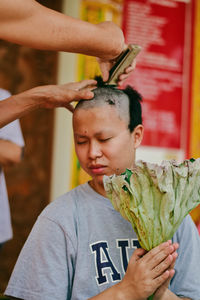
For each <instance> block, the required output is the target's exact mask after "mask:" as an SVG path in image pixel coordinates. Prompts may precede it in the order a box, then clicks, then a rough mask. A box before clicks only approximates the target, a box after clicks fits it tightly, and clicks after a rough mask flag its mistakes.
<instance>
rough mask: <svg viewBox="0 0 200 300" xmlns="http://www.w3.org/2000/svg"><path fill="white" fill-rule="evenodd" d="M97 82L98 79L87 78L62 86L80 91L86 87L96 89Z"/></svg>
mask: <svg viewBox="0 0 200 300" xmlns="http://www.w3.org/2000/svg"><path fill="white" fill-rule="evenodd" d="M96 84H97V82H96V80H93V79H86V80H81V81H79V82H70V83H66V84H63V85H62V87H63V88H64V89H67V90H68V89H71V90H75V91H79V90H81V89H84V88H90V89H94V88H95V87H96Z"/></svg>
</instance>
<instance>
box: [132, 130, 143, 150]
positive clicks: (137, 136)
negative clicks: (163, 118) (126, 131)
mask: <svg viewBox="0 0 200 300" xmlns="http://www.w3.org/2000/svg"><path fill="white" fill-rule="evenodd" d="M143 134H144V126H143V125H142V124H139V125H137V126H136V127H135V128H134V130H133V132H132V135H133V139H134V147H135V149H136V148H138V147H139V146H140V144H141V142H142V139H143Z"/></svg>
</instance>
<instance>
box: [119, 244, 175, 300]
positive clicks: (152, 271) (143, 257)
mask: <svg viewBox="0 0 200 300" xmlns="http://www.w3.org/2000/svg"><path fill="white" fill-rule="evenodd" d="M177 249H178V244H172V243H171V241H168V242H165V243H162V244H160V245H159V246H157V247H155V248H154V249H152V250H151V251H149V252H148V253H146V251H145V250H144V249H137V250H135V251H134V253H133V255H132V257H131V259H130V261H129V265H128V269H127V271H126V274H125V276H124V278H123V280H122V281H121V282H120V283H119V290H121V292H122V295H123V298H124V299H127V300H129V299H130V300H132V299H134V300H146V299H147V298H148V297H149V296H151V295H152V294H153V293H154V292H155V291H157V292H156V293H157V294H156V297H157V298H155V299H156V300H158V299H164V298H162V295H163V294H164V292H165V290H166V289H167V287H168V284H169V281H170V279H171V278H172V277H173V275H174V270H173V268H172V267H173V264H174V262H175V260H176V257H177V253H176V250H177ZM159 289H160V290H159ZM175 297H176V296H175ZM166 299H168V298H166Z"/></svg>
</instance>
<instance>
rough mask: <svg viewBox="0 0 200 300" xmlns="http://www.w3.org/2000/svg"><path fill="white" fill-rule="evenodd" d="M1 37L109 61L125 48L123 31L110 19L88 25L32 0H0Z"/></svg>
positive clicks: (18, 42)
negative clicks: (109, 20)
mask: <svg viewBox="0 0 200 300" xmlns="http://www.w3.org/2000/svg"><path fill="white" fill-rule="evenodd" d="M0 37H1V38H2V39H4V40H7V41H10V42H13V43H17V44H21V45H25V46H28V47H31V48H37V49H41V50H56V51H66V52H74V53H82V54H86V55H92V56H96V57H99V58H102V59H107V60H111V59H114V58H116V57H117V56H118V55H119V54H120V53H121V52H122V51H123V49H124V35H123V32H122V30H121V29H120V28H119V27H118V26H117V25H115V24H114V23H112V22H103V23H100V24H91V23H89V22H85V21H82V20H79V19H75V18H72V17H70V16H67V15H64V14H62V13H59V12H57V11H54V10H52V9H49V8H47V7H45V6H43V5H41V4H39V3H38V2H36V1H34V0H26V1H24V0H1V1H0Z"/></svg>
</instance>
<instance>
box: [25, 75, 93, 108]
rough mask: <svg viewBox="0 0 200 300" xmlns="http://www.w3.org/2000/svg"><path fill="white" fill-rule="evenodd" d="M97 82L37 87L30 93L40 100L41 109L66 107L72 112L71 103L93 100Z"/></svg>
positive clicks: (86, 81)
mask: <svg viewBox="0 0 200 300" xmlns="http://www.w3.org/2000/svg"><path fill="white" fill-rule="evenodd" d="M96 84H97V82H96V80H82V81H80V82H71V83H66V84H62V85H47V86H41V87H36V88H34V89H32V90H29V92H31V91H32V92H33V96H36V101H37V98H38V104H39V107H42V108H55V107H66V108H67V109H68V110H70V111H71V112H73V111H74V107H73V105H72V104H71V102H74V101H79V100H81V99H85V100H87V99H88V100H89V99H92V98H93V96H94V94H93V92H92V89H94V88H95V86H96Z"/></svg>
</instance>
